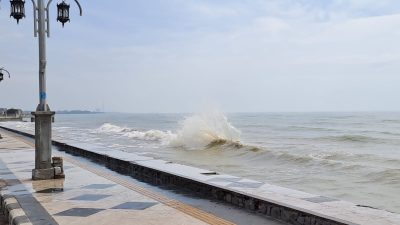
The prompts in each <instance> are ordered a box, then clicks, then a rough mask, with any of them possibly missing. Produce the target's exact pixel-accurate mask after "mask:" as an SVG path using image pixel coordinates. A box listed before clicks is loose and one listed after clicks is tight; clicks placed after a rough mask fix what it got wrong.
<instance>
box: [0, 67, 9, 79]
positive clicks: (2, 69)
mask: <svg viewBox="0 0 400 225" xmlns="http://www.w3.org/2000/svg"><path fill="white" fill-rule="evenodd" d="M1 71H6V73H7V74H8V78H11V76H10V73H9V72H8V71H7V70H6V69H4V68H0V72H1Z"/></svg>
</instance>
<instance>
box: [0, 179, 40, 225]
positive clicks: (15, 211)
mask: <svg viewBox="0 0 400 225" xmlns="http://www.w3.org/2000/svg"><path fill="white" fill-rule="evenodd" d="M0 188H1V187H0ZM0 211H1V213H2V214H3V215H4V217H5V218H6V220H7V222H8V223H7V224H9V225H33V224H32V223H31V221H30V220H29V218H28V217H27V216H26V214H25V212H24V210H23V209H22V208H21V205H20V204H19V203H18V200H17V199H16V198H15V197H14V196H12V195H9V194H7V191H5V190H2V191H0Z"/></svg>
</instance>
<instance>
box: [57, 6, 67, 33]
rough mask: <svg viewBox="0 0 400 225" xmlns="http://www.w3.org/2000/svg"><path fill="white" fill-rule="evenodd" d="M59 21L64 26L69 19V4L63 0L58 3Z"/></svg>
mask: <svg viewBox="0 0 400 225" xmlns="http://www.w3.org/2000/svg"><path fill="white" fill-rule="evenodd" d="M57 11H58V16H57V21H60V22H61V23H62V25H63V27H64V24H65V23H66V22H68V21H69V5H68V4H67V3H65V1H62V2H61V3H60V4H57Z"/></svg>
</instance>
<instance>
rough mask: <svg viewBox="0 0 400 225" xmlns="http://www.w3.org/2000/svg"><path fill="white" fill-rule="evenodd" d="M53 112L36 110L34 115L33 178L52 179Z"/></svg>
mask: <svg viewBox="0 0 400 225" xmlns="http://www.w3.org/2000/svg"><path fill="white" fill-rule="evenodd" d="M54 114H55V113H54V112H51V111H36V112H32V115H34V116H35V169H33V170H32V179H33V180H47V179H54V168H53V165H52V161H51V148H52V143H51V136H52V135H51V133H52V132H51V123H52V120H53V116H54Z"/></svg>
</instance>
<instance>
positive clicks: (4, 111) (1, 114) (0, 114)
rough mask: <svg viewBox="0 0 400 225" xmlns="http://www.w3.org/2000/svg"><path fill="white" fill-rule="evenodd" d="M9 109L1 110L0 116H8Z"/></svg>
mask: <svg viewBox="0 0 400 225" xmlns="http://www.w3.org/2000/svg"><path fill="white" fill-rule="evenodd" d="M6 113H7V109H6V108H0V116H6Z"/></svg>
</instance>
